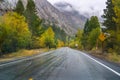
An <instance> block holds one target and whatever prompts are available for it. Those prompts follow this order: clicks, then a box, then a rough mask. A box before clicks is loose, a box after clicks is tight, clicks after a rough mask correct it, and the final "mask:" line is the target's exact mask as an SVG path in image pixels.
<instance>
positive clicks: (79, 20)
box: [54, 2, 86, 29]
mask: <svg viewBox="0 0 120 80" xmlns="http://www.w3.org/2000/svg"><path fill="white" fill-rule="evenodd" d="M54 6H55V7H56V8H57V9H58V10H59V11H60V12H62V13H63V14H64V15H65V16H66V17H67V18H68V20H69V21H70V22H71V25H72V26H74V28H76V29H78V28H81V29H83V27H84V23H85V22H86V17H85V16H83V15H82V14H80V13H79V12H78V11H77V10H75V9H74V7H73V6H72V5H71V4H69V3H66V2H59V3H56V4H54Z"/></svg>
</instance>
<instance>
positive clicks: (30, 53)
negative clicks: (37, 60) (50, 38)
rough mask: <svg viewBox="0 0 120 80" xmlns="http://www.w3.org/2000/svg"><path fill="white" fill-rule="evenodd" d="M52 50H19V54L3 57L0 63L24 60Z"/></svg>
mask: <svg viewBox="0 0 120 80" xmlns="http://www.w3.org/2000/svg"><path fill="white" fill-rule="evenodd" d="M50 50H54V49H50ZM50 50H49V49H48V48H43V49H32V50H26V49H22V50H19V51H17V52H13V53H9V54H5V55H3V56H2V58H0V62H5V61H10V60H13V59H17V58H22V57H29V56H33V55H37V54H41V53H44V52H48V51H50Z"/></svg>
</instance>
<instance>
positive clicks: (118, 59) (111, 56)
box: [89, 50, 120, 64]
mask: <svg viewBox="0 0 120 80" xmlns="http://www.w3.org/2000/svg"><path fill="white" fill-rule="evenodd" d="M89 53H90V54H91V55H93V56H96V57H98V58H101V59H106V60H108V61H111V62H115V63H119V64H120V55H118V54H117V53H115V52H112V53H102V52H101V51H100V50H92V51H89Z"/></svg>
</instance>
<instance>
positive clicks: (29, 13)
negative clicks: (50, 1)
mask: <svg viewBox="0 0 120 80" xmlns="http://www.w3.org/2000/svg"><path fill="white" fill-rule="evenodd" d="M25 17H26V19H27V22H28V25H29V28H30V31H31V33H32V35H33V36H40V35H41V29H42V27H40V25H41V22H42V20H41V19H40V18H39V16H38V15H37V10H36V6H35V3H34V1H33V0H28V4H27V7H26V11H25Z"/></svg>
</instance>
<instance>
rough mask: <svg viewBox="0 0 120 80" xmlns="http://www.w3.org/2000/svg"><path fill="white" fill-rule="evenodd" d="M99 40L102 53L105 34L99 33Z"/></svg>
mask: <svg viewBox="0 0 120 80" xmlns="http://www.w3.org/2000/svg"><path fill="white" fill-rule="evenodd" d="M99 39H100V41H101V42H102V45H101V46H102V53H103V52H104V41H105V39H106V36H105V34H104V33H101V34H100V35H99Z"/></svg>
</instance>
